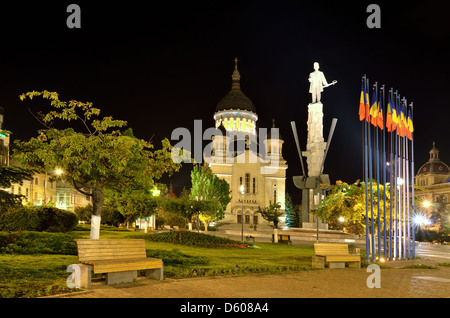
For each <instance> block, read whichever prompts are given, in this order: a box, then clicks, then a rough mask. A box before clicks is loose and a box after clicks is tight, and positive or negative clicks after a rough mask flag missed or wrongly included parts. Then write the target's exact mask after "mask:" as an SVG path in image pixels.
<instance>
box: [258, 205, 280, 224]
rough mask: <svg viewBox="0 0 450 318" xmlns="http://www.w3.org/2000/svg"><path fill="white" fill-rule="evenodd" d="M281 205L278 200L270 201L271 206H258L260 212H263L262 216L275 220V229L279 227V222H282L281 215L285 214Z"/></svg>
mask: <svg viewBox="0 0 450 318" xmlns="http://www.w3.org/2000/svg"><path fill="white" fill-rule="evenodd" d="M280 209H281V205H280V203H278V202H275V203H272V201H269V206H268V207H265V208H262V209H261V207H258V213H261V216H262V217H263V219H264V220H266V221H269V222H273V227H274V229H277V228H278V223H279V222H280V216H282V215H283V212H281V211H280Z"/></svg>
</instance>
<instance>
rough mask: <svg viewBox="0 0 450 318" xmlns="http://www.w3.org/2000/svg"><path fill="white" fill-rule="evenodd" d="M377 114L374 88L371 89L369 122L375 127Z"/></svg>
mask: <svg viewBox="0 0 450 318" xmlns="http://www.w3.org/2000/svg"><path fill="white" fill-rule="evenodd" d="M377 116H378V103H377V95H376V92H375V90H373V94H372V106H371V107H370V117H371V124H372V125H374V126H375V127H376V126H377Z"/></svg>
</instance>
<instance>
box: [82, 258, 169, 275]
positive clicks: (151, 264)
mask: <svg viewBox="0 0 450 318" xmlns="http://www.w3.org/2000/svg"><path fill="white" fill-rule="evenodd" d="M84 263H85V264H89V265H93V266H94V273H113V272H123V271H132V270H145V269H153V268H161V267H162V266H163V263H162V260H161V259H157V258H145V259H144V258H140V259H128V260H95V261H88V262H84Z"/></svg>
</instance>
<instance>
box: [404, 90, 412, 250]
mask: <svg viewBox="0 0 450 318" xmlns="http://www.w3.org/2000/svg"><path fill="white" fill-rule="evenodd" d="M405 106H406V114H408V102H407V100H406V98H405ZM408 120H409V119H408V117H406V123H407V125H408V126H409V123H408ZM408 130H409V127H408ZM408 139H409V138H408V136H407V137H406V138H405V154H406V166H405V170H406V228H407V231H406V257H407V259H411V240H410V237H411V231H410V229H409V227H410V220H409V214H410V213H409V211H410V209H409V208H410V207H409V198H410V197H409V193H410V180H409V149H408V143H409V141H408Z"/></svg>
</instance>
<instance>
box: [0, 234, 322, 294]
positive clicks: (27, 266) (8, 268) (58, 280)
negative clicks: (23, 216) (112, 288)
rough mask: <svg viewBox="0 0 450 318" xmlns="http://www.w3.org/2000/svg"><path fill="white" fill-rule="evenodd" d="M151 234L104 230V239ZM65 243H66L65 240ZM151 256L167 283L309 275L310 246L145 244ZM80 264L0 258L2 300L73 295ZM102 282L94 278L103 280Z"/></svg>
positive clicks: (65, 259)
mask: <svg viewBox="0 0 450 318" xmlns="http://www.w3.org/2000/svg"><path fill="white" fill-rule="evenodd" d="M130 235H132V236H133V237H141V236H142V238H145V237H146V236H147V235H148V234H144V233H137V232H132V231H108V230H102V231H101V234H100V238H101V239H106V238H117V239H120V238H125V237H127V236H130ZM70 236H72V237H73V238H89V232H88V231H74V232H72V233H71V234H70ZM66 239H67V238H66ZM146 248H147V255H148V256H150V257H157V258H162V259H163V261H164V276H165V277H166V278H186V277H195V276H216V275H248V274H254V273H281V272H286V271H300V270H308V269H311V256H312V255H313V253H314V251H313V248H312V247H311V246H295V245H285V244H272V243H255V245H254V246H253V247H248V248H238V247H196V246H186V245H180V244H174V243H166V242H153V241H146ZM76 263H77V256H76V255H61V254H32V255H17V254H16V255H14V254H0V297H3V298H4V297H39V296H45V295H52V294H58V293H65V292H71V291H72V290H70V289H69V288H67V287H66V279H67V277H68V276H69V275H70V273H67V272H66V269H67V266H68V265H70V264H76ZM103 277H104V276H102V275H94V277H93V279H96V280H101V279H103Z"/></svg>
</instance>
